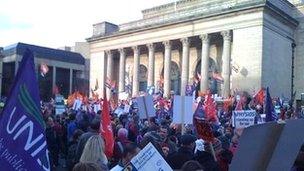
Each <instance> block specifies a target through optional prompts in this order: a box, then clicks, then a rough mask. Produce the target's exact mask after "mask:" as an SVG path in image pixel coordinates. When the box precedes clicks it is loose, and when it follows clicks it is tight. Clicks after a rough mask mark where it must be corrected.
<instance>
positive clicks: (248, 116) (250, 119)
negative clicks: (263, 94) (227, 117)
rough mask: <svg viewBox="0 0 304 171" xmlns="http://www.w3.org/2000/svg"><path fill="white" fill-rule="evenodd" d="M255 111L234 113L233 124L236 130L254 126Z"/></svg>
mask: <svg viewBox="0 0 304 171" xmlns="http://www.w3.org/2000/svg"><path fill="white" fill-rule="evenodd" d="M255 116H256V112H255V110H240V111H233V114H232V123H233V126H234V127H235V128H246V127H248V126H251V125H254V118H255Z"/></svg>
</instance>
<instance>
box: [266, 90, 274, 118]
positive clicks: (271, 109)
mask: <svg viewBox="0 0 304 171" xmlns="http://www.w3.org/2000/svg"><path fill="white" fill-rule="evenodd" d="M265 103H266V104H265V114H266V118H265V120H266V122H271V121H274V120H276V119H277V115H276V113H275V110H274V107H273V104H272V99H271V97H270V93H269V87H267V89H266V102H265Z"/></svg>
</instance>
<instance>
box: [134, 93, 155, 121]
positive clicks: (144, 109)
mask: <svg viewBox="0 0 304 171" xmlns="http://www.w3.org/2000/svg"><path fill="white" fill-rule="evenodd" d="M136 102H137V105H138V112H139V117H140V119H146V118H149V117H154V116H155V113H156V111H155V108H154V103H153V97H152V96H141V97H137V98H136Z"/></svg>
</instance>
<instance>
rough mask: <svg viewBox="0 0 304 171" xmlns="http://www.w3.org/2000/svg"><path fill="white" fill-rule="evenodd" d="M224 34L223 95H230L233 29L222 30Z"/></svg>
mask: <svg viewBox="0 0 304 171" xmlns="http://www.w3.org/2000/svg"><path fill="white" fill-rule="evenodd" d="M221 35H222V36H223V39H224V43H223V56H222V60H223V66H222V67H223V72H222V77H223V79H224V83H223V85H222V96H223V97H228V96H229V95H230V58H231V31H230V30H228V31H223V32H221Z"/></svg>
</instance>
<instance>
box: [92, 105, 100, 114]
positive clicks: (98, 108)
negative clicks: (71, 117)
mask: <svg viewBox="0 0 304 171" xmlns="http://www.w3.org/2000/svg"><path fill="white" fill-rule="evenodd" d="M93 107H94V112H95V113H97V112H98V111H99V110H101V107H100V104H99V103H96V104H94V106H93Z"/></svg>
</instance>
